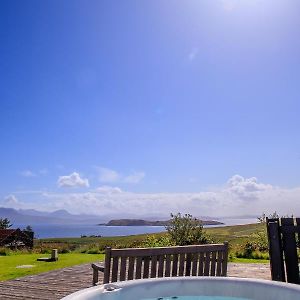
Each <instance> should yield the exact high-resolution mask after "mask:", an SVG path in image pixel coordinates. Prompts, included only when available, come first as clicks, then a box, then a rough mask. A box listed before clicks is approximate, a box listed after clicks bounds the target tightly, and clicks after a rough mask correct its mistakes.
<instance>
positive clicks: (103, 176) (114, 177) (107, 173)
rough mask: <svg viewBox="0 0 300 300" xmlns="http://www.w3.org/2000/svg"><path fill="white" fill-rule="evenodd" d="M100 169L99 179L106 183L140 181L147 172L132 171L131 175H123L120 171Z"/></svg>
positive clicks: (133, 182)
mask: <svg viewBox="0 0 300 300" xmlns="http://www.w3.org/2000/svg"><path fill="white" fill-rule="evenodd" d="M97 169H98V171H99V180H100V182H104V183H117V182H119V183H122V182H123V183H132V184H135V183H139V182H140V181H141V180H142V179H143V178H144V177H145V172H141V171H140V172H136V171H134V172H132V173H131V174H129V175H122V174H120V173H119V172H117V171H115V170H112V169H108V168H103V167H100V168H97Z"/></svg>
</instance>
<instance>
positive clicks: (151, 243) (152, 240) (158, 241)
mask: <svg viewBox="0 0 300 300" xmlns="http://www.w3.org/2000/svg"><path fill="white" fill-rule="evenodd" d="M141 246H142V247H146V248H153V247H168V246H174V243H173V242H172V241H171V239H170V237H169V236H166V235H163V236H160V237H156V236H155V235H148V236H147V238H146V240H145V241H144V242H143V243H142V244H141Z"/></svg>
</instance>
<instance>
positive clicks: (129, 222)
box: [98, 219, 224, 226]
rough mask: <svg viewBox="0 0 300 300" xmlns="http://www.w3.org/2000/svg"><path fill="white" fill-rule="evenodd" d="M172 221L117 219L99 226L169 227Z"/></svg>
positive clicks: (214, 223)
mask: <svg viewBox="0 0 300 300" xmlns="http://www.w3.org/2000/svg"><path fill="white" fill-rule="evenodd" d="M201 222H202V224H203V225H223V224H224V223H222V222H219V221H213V220H205V221H201ZM169 223H170V220H167V221H148V220H141V219H116V220H110V221H109V222H108V223H102V224H98V225H102V226H167V225H168V224H169Z"/></svg>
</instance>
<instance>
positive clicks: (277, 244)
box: [267, 218, 285, 281]
mask: <svg viewBox="0 0 300 300" xmlns="http://www.w3.org/2000/svg"><path fill="white" fill-rule="evenodd" d="M267 232H268V241H269V255H270V268H271V275H272V280H275V281H285V272H284V263H283V253H282V246H281V238H280V231H279V220H278V219H268V218H267Z"/></svg>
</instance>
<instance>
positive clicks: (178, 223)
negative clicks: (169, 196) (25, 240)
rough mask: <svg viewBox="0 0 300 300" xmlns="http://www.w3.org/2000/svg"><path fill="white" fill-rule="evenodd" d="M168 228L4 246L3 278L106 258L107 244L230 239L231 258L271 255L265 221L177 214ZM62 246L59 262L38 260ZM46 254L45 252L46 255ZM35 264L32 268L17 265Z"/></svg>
mask: <svg viewBox="0 0 300 300" xmlns="http://www.w3.org/2000/svg"><path fill="white" fill-rule="evenodd" d="M172 220H173V222H171V223H170V225H169V226H168V227H167V230H168V231H167V232H163V233H156V234H151V235H148V234H141V235H132V236H123V237H80V238H51V239H39V240H35V243H34V248H33V249H32V250H22V251H21V250H20V251H13V250H9V249H7V248H0V280H7V279H12V278H16V277H20V276H25V275H30V274H38V273H41V272H46V271H49V270H54V269H59V268H63V267H67V266H73V265H76V264H81V263H88V262H93V261H99V260H103V259H104V254H103V253H104V250H105V247H106V246H110V247H113V248H132V247H162V246H170V245H176V244H177V245H178V244H179V245H187V244H195V243H206V242H208V241H211V240H212V239H213V241H214V242H215V243H219V242H224V241H228V242H229V246H230V253H229V261H232V262H238V263H256V262H260V263H264V262H267V259H268V251H267V249H268V245H267V237H266V226H265V223H264V222H261V223H257V224H248V225H236V226H226V227H217V228H206V229H203V227H202V224H200V223H198V222H197V220H195V219H194V218H192V216H190V215H183V216H182V215H180V214H177V215H173V216H172ZM54 248H56V249H58V252H59V253H60V255H59V260H58V261H57V262H37V261H36V259H37V258H38V257H41V256H48V255H49V254H50V252H51V249H54ZM43 254H45V255H43ZM93 254H96V255H93ZM21 265H34V267H32V268H16V267H17V266H21Z"/></svg>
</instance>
